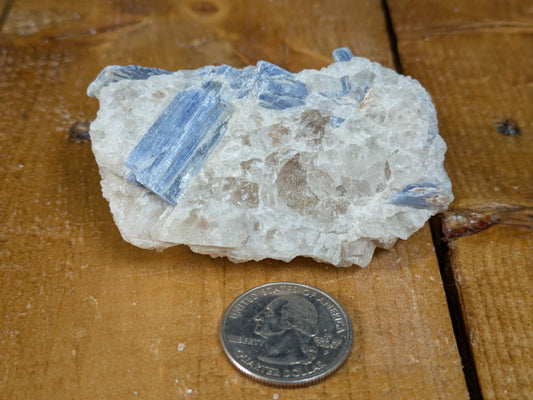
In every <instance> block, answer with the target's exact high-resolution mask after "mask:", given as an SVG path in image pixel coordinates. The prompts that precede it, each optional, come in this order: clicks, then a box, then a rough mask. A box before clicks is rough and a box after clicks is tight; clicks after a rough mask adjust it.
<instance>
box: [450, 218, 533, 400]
mask: <svg viewBox="0 0 533 400" xmlns="http://www.w3.org/2000/svg"><path fill="white" fill-rule="evenodd" d="M532 259H533V232H531V230H530V229H527V228H512V227H505V226H496V227H493V228H491V229H489V230H486V231H484V232H481V233H478V234H476V235H472V236H468V237H465V238H461V239H458V240H456V241H454V242H453V243H452V245H451V261H452V265H453V268H454V274H455V279H456V282H457V286H458V288H459V289H460V293H461V296H462V298H461V300H462V305H463V309H464V313H465V315H466V325H467V329H468V332H467V334H468V337H469V339H470V343H471V345H472V350H473V354H474V359H475V362H476V367H477V370H478V373H479V380H480V386H481V389H482V393H483V398H484V399H498V398H508V399H527V398H529V397H530V396H531V388H532V387H533V364H532V361H531V360H533V329H532V326H533V325H532V324H533V315H532V314H533V313H532V310H533V270H532V269H531V260H532Z"/></svg>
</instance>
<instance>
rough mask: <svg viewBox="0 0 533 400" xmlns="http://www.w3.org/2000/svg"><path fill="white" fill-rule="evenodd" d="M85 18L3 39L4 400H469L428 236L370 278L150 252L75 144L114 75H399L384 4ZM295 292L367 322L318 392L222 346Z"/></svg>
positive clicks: (19, 14)
mask: <svg viewBox="0 0 533 400" xmlns="http://www.w3.org/2000/svg"><path fill="white" fill-rule="evenodd" d="M69 3H70V2H64V1H59V0H57V1H52V0H42V1H31V0H26V1H23V0H18V1H16V2H15V4H14V7H13V8H12V10H11V13H10V14H9V17H8V19H7V21H6V24H5V26H4V28H5V29H4V30H3V36H2V38H1V42H0V63H1V65H2V68H3V71H6V73H5V74H3V75H2V76H1V77H0V85H1V87H2V89H3V90H2V91H0V99H1V102H2V106H3V108H4V110H6V111H7V112H6V113H5V115H6V118H4V119H2V120H0V132H1V133H0V156H1V157H2V163H0V166H1V168H2V174H1V176H2V188H3V190H2V191H1V192H0V245H1V251H2V253H1V256H0V257H1V258H0V286H1V287H2V291H1V292H0V315H1V318H0V349H2V353H1V357H0V397H2V398H10V399H17V398H20V399H26V398H82V399H85V398H87V399H94V398H118V399H121V398H128V399H129V398H136V397H139V398H157V399H164V398H183V397H185V396H191V397H194V398H220V399H225V398H228V399H229V398H232V399H249V398H283V399H291V398H292V399H296V398H298V399H299V398H307V399H321V398H324V397H325V396H326V393H327V396H328V397H329V398H339V399H346V398H353V399H358V398H376V397H383V398H442V399H460V398H467V392H466V386H465V382H464V378H463V374H462V369H461V363H460V359H459V356H458V352H457V346H456V343H455V340H454V336H453V331H452V327H451V324H450V319H449V316H448V312H447V305H446V300H445V297H444V293H443V288H442V282H441V281H440V275H439V271H438V266H437V262H436V259H435V255H434V250H433V246H432V241H431V235H430V232H429V229H428V227H427V226H426V227H424V229H422V230H421V231H420V232H418V233H417V234H415V235H414V236H413V237H412V238H411V239H409V240H408V241H405V242H401V243H399V244H398V245H397V246H396V247H395V248H394V249H392V250H390V251H378V252H377V255H376V257H375V259H374V261H373V262H372V264H371V266H369V267H368V268H366V269H360V268H349V269H337V268H334V267H330V266H326V265H320V264H318V263H315V262H313V261H311V260H308V259H304V258H298V259H296V260H294V261H293V262H291V263H289V264H286V263H283V262H278V261H273V260H266V261H263V262H260V263H244V264H239V265H234V264H232V263H230V262H228V261H227V260H226V259H211V258H210V257H207V256H202V255H198V254H194V253H192V252H191V251H189V250H188V249H187V248H186V247H183V246H180V247H176V248H173V249H169V250H166V251H164V252H160V253H157V252H151V251H145V250H140V249H137V248H134V247H133V246H131V245H128V244H127V243H125V242H124V241H123V240H122V239H121V238H120V236H119V234H118V232H117V229H116V227H115V226H114V224H113V221H112V217H111V215H110V213H109V210H108V206H107V203H106V202H105V200H104V199H103V198H102V197H101V194H100V187H99V176H98V170H97V166H96V164H95V162H94V157H93V156H92V153H91V150H90V144H89V143H88V142H87V141H84V140H72V139H69V132H68V131H69V128H71V127H72V126H74V125H75V124H76V123H77V122H83V121H89V120H91V119H92V118H94V115H95V113H96V109H97V104H96V102H95V101H94V100H92V99H88V98H87V97H86V96H85V88H86V86H87V85H88V84H89V83H90V82H91V80H92V79H93V78H94V77H95V76H96V74H97V73H98V72H99V70H100V69H101V68H102V67H103V66H105V65H107V64H114V63H117V64H129V63H134V64H143V65H149V66H159V67H163V68H167V69H178V68H195V67H199V66H201V65H204V64H209V63H227V64H230V65H234V66H237V67H240V66H243V65H245V64H248V63H253V62H255V61H256V60H257V59H259V58H265V59H268V60H270V61H272V62H276V63H278V64H280V65H282V66H284V67H286V68H290V69H294V70H299V69H301V68H304V67H305V68H309V67H320V66H323V65H325V64H327V63H329V62H330V61H329V54H330V52H331V50H332V49H333V48H335V47H337V46H345V45H346V46H349V47H351V48H352V49H353V50H354V53H356V54H360V55H363V56H368V57H371V58H372V59H374V60H377V61H380V62H382V63H384V64H386V65H389V66H390V65H392V59H391V55H390V52H389V45H388V42H387V36H386V31H385V24H384V21H383V15H382V10H381V9H380V4H379V3H378V2H375V3H373V4H370V3H369V2H365V1H361V2H359V4H358V5H357V7H355V6H354V4H353V2H350V1H348V0H345V1H344V0H338V1H334V2H328V3H323V2H318V1H316V2H308V1H306V2H304V1H299V2H292V3H291V4H288V3H287V2H282V1H279V2H257V3H256V4H254V7H246V5H247V4H248V3H247V2H245V1H224V0H216V1H215V0H213V1H210V2H206V1H196V2H195V1H182V2H171V1H162V2H157V3H155V2H151V1H148V0H146V1H136V2H127V1H118V0H117V1H114V2H107V1H79V2H76V4H75V5H72V4H69ZM28 21H30V22H28ZM315 26H320V28H321V29H314V27H315ZM310 27H313V29H310ZM76 126H77V127H78V128H77V129H78V130H79V131H82V129H81V127H82V125H79V124H78V125H76ZM78 133H80V132H78ZM81 137H83V135H81ZM281 280H293V281H298V282H303V283H308V284H311V285H315V286H317V287H320V288H322V289H324V290H326V291H328V292H329V293H331V294H332V295H333V296H335V297H336V298H338V299H339V300H340V301H341V302H342V304H343V305H344V306H345V308H346V309H347V311H348V313H349V314H350V316H351V318H352V320H353V323H354V330H355V343H354V348H353V351H352V353H351V355H350V357H349V358H348V360H347V362H346V364H345V365H344V366H343V367H342V368H341V369H340V370H339V371H338V372H337V373H336V374H334V375H333V376H332V377H331V378H329V379H327V380H326V381H324V382H322V383H320V384H317V385H314V386H311V387H308V388H301V389H290V390H288V389H280V388H273V387H268V386H263V385H260V384H258V383H255V382H253V381H251V380H249V379H247V378H245V377H243V376H241V375H240V373H238V371H236V370H235V369H234V368H233V367H232V366H231V365H230V363H229V362H228V360H226V358H225V356H224V354H223V351H222V348H221V345H220V343H219V340H218V328H219V324H220V319H221V316H222V313H223V311H224V309H225V307H227V305H229V303H230V302H231V301H232V300H233V299H234V298H235V297H236V296H238V295H239V294H241V293H242V292H243V291H245V290H247V289H249V288H251V287H254V286H256V285H259V284H263V283H266V282H273V281H281Z"/></svg>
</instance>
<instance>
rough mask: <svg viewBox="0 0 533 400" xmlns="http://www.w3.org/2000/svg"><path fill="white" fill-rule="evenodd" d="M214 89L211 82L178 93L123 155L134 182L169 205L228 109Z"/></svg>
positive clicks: (223, 124) (210, 145) (213, 140)
mask: <svg viewBox="0 0 533 400" xmlns="http://www.w3.org/2000/svg"><path fill="white" fill-rule="evenodd" d="M217 90H218V86H217V84H216V83H215V82H212V81H211V82H208V83H207V84H206V85H204V87H203V88H201V89H189V90H184V91H182V92H180V93H178V95H177V96H176V97H175V98H174V99H173V100H172V102H171V103H170V104H169V105H168V107H167V108H166V109H165V110H164V111H163V113H162V114H161V115H160V116H159V118H158V119H157V121H156V122H155V123H154V124H153V125H152V127H151V128H150V129H149V130H148V132H147V133H146V134H145V135H144V136H143V137H142V139H141V140H140V142H139V143H138V144H137V145H136V146H135V148H134V149H133V150H132V152H131V153H130V154H129V156H128V159H127V160H126V167H128V168H129V169H130V171H131V173H132V174H131V175H133V176H134V177H135V181H136V182H137V183H139V184H141V185H143V186H144V187H146V188H148V189H150V190H151V191H152V192H154V193H155V194H157V195H159V196H160V197H162V198H163V199H165V200H166V201H168V202H169V203H170V204H172V205H176V203H177V200H178V198H179V197H180V196H181V194H182V193H183V192H184V191H185V190H186V189H187V188H188V186H189V184H190V183H191V180H192V178H194V177H195V176H196V175H197V174H198V172H199V171H200V169H201V168H202V166H203V164H204V163H205V161H206V160H207V157H208V156H209V154H210V153H211V152H212V151H213V149H214V148H215V147H216V144H217V143H218V142H219V140H220V139H221V138H222V135H223V134H224V132H225V130H226V128H227V123H228V121H229V119H230V118H231V115H232V114H233V108H232V107H231V106H230V105H228V104H226V103H225V102H223V101H221V100H220V98H219V97H218V96H217Z"/></svg>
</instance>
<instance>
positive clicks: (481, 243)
mask: <svg viewBox="0 0 533 400" xmlns="http://www.w3.org/2000/svg"><path fill="white" fill-rule="evenodd" d="M417 4H418V2H414V1H407V0H404V1H398V2H392V3H391V14H392V16H393V18H392V19H393V23H394V27H395V32H396V35H397V38H398V49H399V54H400V61H401V64H402V66H403V68H404V72H405V73H407V74H412V75H414V76H416V78H417V79H419V80H420V82H421V83H422V84H423V85H424V86H425V87H426V88H427V89H428V90H429V92H430V93H431V94H432V95H433V98H434V101H435V104H436V106H437V112H438V115H439V121H440V128H441V134H442V135H443V137H444V139H445V140H446V142H447V144H448V148H449V150H448V153H447V157H446V163H445V166H446V169H447V171H448V173H449V175H450V177H451V179H452V182H453V189H454V194H455V197H456V199H455V201H454V202H453V204H452V207H451V210H450V211H449V212H447V213H445V214H444V216H443V223H442V225H443V227H444V228H449V230H448V231H447V232H445V234H446V235H448V236H450V235H451V236H455V235H456V238H455V240H453V238H451V241H450V242H449V245H448V249H447V255H445V256H444V258H445V260H443V261H445V262H447V263H449V266H450V268H451V273H452V274H453V276H454V280H455V285H456V288H457V293H458V296H459V299H458V303H459V306H460V310H461V312H462V315H463V316H464V325H465V336H466V338H467V341H468V345H469V346H470V349H471V354H472V361H473V363H474V367H475V370H476V372H477V377H478V386H479V391H478V392H477V393H478V395H481V396H483V398H485V399H499V398H506V399H507V398H509V399H526V398H531V397H532V396H533V301H532V299H533V257H532V256H533V231H532V230H531V228H532V227H533V163H532V161H533V140H532V134H533V119H532V111H533V62H532V60H533V36H532V33H533V3H532V2H530V1H520V0H514V1H491V2H487V1H479V0H478V1H466V0H462V1H456V2H453V4H452V3H450V2H439V1H431V2H427V3H426V6H425V7H424V9H423V10H422V9H420V8H419V7H417ZM508 120H512V121H514V123H513V125H514V126H515V127H517V128H518V129H519V130H520V132H521V134H519V135H515V136H507V135H504V134H501V133H500V132H499V131H498V128H500V129H501V124H502V122H504V121H508ZM476 212H478V213H479V215H474V213H476ZM461 217H465V218H464V219H461ZM490 226H492V227H490ZM487 227H489V228H488V229H487V230H485V228H487ZM528 228H529V229H528ZM468 232H478V233H475V234H473V235H470V236H464V237H461V236H462V234H464V233H468Z"/></svg>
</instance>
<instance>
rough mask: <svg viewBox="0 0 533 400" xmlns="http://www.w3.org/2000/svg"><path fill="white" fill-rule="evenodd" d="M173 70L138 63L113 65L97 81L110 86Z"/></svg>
mask: <svg viewBox="0 0 533 400" xmlns="http://www.w3.org/2000/svg"><path fill="white" fill-rule="evenodd" d="M171 73H172V72H170V71H167V70H164V69H161V68H148V67H140V66H138V65H125V66H122V65H111V66H109V67H107V68H106V69H104V70H103V71H102V72H100V75H98V77H97V78H96V81H97V82H99V83H100V84H101V86H108V85H109V84H111V83H114V82H118V81H121V80H124V79H126V80H132V81H133V80H136V81H139V80H145V79H148V78H149V77H151V76H154V75H168V74H171Z"/></svg>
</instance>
